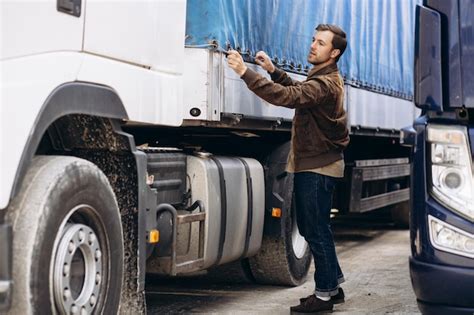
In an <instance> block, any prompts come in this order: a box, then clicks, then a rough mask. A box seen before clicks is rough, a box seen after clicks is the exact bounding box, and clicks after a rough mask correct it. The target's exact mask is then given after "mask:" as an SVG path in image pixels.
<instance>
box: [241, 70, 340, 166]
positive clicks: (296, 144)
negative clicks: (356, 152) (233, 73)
mask: <svg viewBox="0 0 474 315" xmlns="http://www.w3.org/2000/svg"><path fill="white" fill-rule="evenodd" d="M271 78H272V80H273V82H272V81H270V80H268V79H266V78H265V77H263V76H261V75H259V74H258V73H256V72H255V71H253V70H251V69H248V70H247V71H246V72H245V73H244V75H243V76H242V79H243V80H244V81H245V83H246V84H247V86H248V88H249V89H250V90H251V91H253V92H254V93H255V94H257V95H258V96H259V97H261V98H262V99H264V100H265V101H267V102H269V103H271V104H273V105H276V106H283V107H288V108H294V109H295V116H294V117H293V128H292V149H293V152H294V158H295V171H300V170H305V169H312V168H318V167H323V166H326V165H328V164H331V163H333V162H335V161H338V160H340V159H342V158H343V155H342V151H343V150H344V149H345V148H346V147H347V145H348V144H349V131H348V129H347V116H346V112H345V110H344V106H343V103H344V81H343V80H342V78H341V76H340V75H339V70H338V68H337V65H336V64H331V65H329V66H326V67H324V68H322V69H319V70H317V69H315V68H313V69H312V70H311V71H309V73H308V77H307V78H306V80H305V81H303V82H299V81H296V80H293V79H291V78H290V77H289V76H288V75H287V74H286V73H285V72H284V71H282V70H279V69H276V70H275V71H274V72H273V73H272V74H271Z"/></svg>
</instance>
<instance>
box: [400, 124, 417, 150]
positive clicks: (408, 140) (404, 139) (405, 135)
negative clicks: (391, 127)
mask: <svg viewBox="0 0 474 315" xmlns="http://www.w3.org/2000/svg"><path fill="white" fill-rule="evenodd" d="M400 144H401V145H403V146H405V147H414V146H415V144H416V131H415V129H414V128H413V126H407V127H404V128H402V129H401V130H400Z"/></svg>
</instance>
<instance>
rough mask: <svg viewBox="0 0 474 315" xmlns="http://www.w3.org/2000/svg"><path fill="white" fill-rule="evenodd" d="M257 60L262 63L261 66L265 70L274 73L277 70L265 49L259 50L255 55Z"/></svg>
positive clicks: (259, 63)
mask: <svg viewBox="0 0 474 315" xmlns="http://www.w3.org/2000/svg"><path fill="white" fill-rule="evenodd" d="M255 62H256V63H257V64H258V65H260V67H262V68H263V69H264V70H266V71H268V72H270V73H273V72H274V71H275V66H274V65H273V62H272V61H271V60H270V57H268V55H267V54H266V53H265V52H263V51H259V52H258V53H257V54H256V55H255Z"/></svg>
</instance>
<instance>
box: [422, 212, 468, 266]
mask: <svg viewBox="0 0 474 315" xmlns="http://www.w3.org/2000/svg"><path fill="white" fill-rule="evenodd" d="M428 222H429V230H430V239H431V244H433V246H434V247H435V248H437V249H439V250H442V251H445V252H449V253H453V254H457V255H461V256H465V257H470V258H474V235H472V234H470V233H467V232H465V231H462V230H460V229H458V228H456V227H454V226H452V225H449V224H447V223H446V222H443V221H441V220H438V219H436V218H435V217H432V216H430V215H428Z"/></svg>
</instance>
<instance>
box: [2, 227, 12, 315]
mask: <svg viewBox="0 0 474 315" xmlns="http://www.w3.org/2000/svg"><path fill="white" fill-rule="evenodd" d="M11 259H12V228H11V226H10V225H7V224H0V313H1V312H2V311H6V310H8V308H9V307H10V296H11V290H12V279H11V274H12V272H11Z"/></svg>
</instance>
